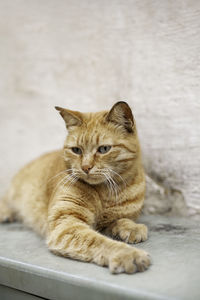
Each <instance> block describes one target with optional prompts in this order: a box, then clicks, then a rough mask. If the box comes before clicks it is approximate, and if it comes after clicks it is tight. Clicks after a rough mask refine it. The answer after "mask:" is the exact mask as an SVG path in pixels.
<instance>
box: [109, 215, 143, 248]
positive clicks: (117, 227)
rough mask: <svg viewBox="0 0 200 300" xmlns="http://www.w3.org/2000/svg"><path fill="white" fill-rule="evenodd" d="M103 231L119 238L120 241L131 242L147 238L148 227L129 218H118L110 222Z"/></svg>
mask: <svg viewBox="0 0 200 300" xmlns="http://www.w3.org/2000/svg"><path fill="white" fill-rule="evenodd" d="M105 233H106V234H108V235H110V236H112V237H117V238H120V239H121V240H122V241H124V242H126V243H129V244H133V243H140V242H144V241H146V240H147V236H148V229H147V227H146V226H145V225H144V224H136V223H135V222H134V221H132V220H130V219H126V218H123V219H119V220H116V221H114V222H113V223H111V224H110V225H109V226H108V227H107V228H106V229H105Z"/></svg>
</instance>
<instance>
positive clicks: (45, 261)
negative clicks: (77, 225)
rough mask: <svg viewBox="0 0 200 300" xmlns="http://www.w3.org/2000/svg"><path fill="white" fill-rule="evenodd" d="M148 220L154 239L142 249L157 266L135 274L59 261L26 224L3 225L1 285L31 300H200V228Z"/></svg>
mask: <svg viewBox="0 0 200 300" xmlns="http://www.w3.org/2000/svg"><path fill="white" fill-rule="evenodd" d="M142 221H143V222H144V223H145V224H147V225H148V227H149V239H148V241H146V242H145V243H142V244H139V245H137V247H139V248H142V249H145V250H147V251H148V252H149V253H150V254H151V257H152V266H151V267H150V269H149V270H148V271H146V272H144V273H136V274H134V275H126V274H120V275H111V274H110V273H109V271H108V269H107V268H101V267H98V266H96V265H94V264H89V263H83V262H79V261H73V260H70V259H66V258H62V257H58V256H55V255H53V254H51V253H50V252H49V251H48V249H47V247H46V245H45V242H44V241H43V240H42V239H40V237H38V236H37V235H36V234H35V233H34V232H32V231H30V230H28V229H27V228H25V227H24V226H23V225H22V224H19V223H13V224H1V225H0V237H1V238H0V285H2V286H4V288H5V289H9V290H10V288H12V289H15V291H16V290H20V291H22V292H26V293H28V294H31V295H30V299H33V298H34V296H35V297H36V296H38V297H41V298H46V299H54V300H63V299H68V300H70V299H73V300H74V299H76V300H79V299H81V300H90V299H92V300H93V299H94V300H100V299H105V300H107V299H116V300H117V299H152V300H156V299H180V300H182V299H192V300H197V299H200V288H199V282H200V271H199V270H200V254H199V250H200V225H199V224H196V223H195V222H194V221H191V220H188V219H184V218H172V217H169V218H167V217H161V216H145V217H142ZM0 293H1V288H0ZM13 299H15V298H13ZM16 299H18V298H16ZM27 299H28V298H27Z"/></svg>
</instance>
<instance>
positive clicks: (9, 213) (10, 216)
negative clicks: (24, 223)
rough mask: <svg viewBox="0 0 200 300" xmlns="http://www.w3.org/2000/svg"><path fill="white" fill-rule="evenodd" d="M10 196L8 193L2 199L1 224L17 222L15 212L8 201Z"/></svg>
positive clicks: (0, 202) (0, 204)
mask: <svg viewBox="0 0 200 300" xmlns="http://www.w3.org/2000/svg"><path fill="white" fill-rule="evenodd" d="M8 197H9V194H8V193H6V194H5V195H4V196H3V197H2V198H1V199H0V223H6V222H13V221H14V220H15V216H14V212H13V210H12V209H11V207H10V205H9V201H8Z"/></svg>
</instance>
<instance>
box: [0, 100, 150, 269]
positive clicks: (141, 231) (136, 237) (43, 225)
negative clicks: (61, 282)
mask: <svg viewBox="0 0 200 300" xmlns="http://www.w3.org/2000/svg"><path fill="white" fill-rule="evenodd" d="M56 109H57V110H58V111H59V112H60V114H61V116H62V118H63V119H64V121H65V124H66V127H67V130H68V135H67V138H66V141H65V144H64V148H63V149H62V150H60V151H55V152H52V153H48V154H45V155H43V156H41V157H40V158H38V159H36V160H34V161H33V162H31V163H29V164H28V165H27V166H25V167H24V168H23V169H22V170H20V171H19V173H18V174H17V175H16V176H15V177H14V179H13V181H12V184H11V186H10V189H9V191H8V193H7V194H6V196H5V197H4V198H3V199H2V201H1V202H0V221H1V222H4V221H12V220H20V221H23V222H24V223H25V224H26V225H28V226H29V227H31V228H32V229H34V230H35V231H36V232H38V233H39V234H40V235H42V236H44V237H45V239H46V242H47V245H48V248H49V249H50V250H51V251H52V252H53V253H55V254H58V255H62V256H66V257H70V258H74V259H78V260H82V261H88V262H93V263H96V264H98V265H101V266H108V267H109V269H110V271H111V272H112V273H122V272H125V273H134V272H136V271H144V270H146V269H147V268H148V267H149V265H150V258H149V255H148V254H147V253H146V252H145V251H143V250H140V249H137V248H135V247H132V246H130V245H128V244H133V243H139V242H142V241H145V240H146V239H147V227H146V226H145V225H143V224H136V223H135V222H134V220H136V219H137V218H138V216H139V214H140V211H141V209H142V206H143V201H144V195H145V177H144V171H143V167H142V164H141V153H140V146H139V142H138V137H137V130H136V125H135V121H134V118H133V115H132V112H131V109H130V107H129V106H128V104H127V103H126V102H118V103H116V104H115V105H114V106H113V107H112V109H111V110H110V111H109V112H108V111H103V112H97V113H80V112H77V111H71V110H67V109H64V108H61V107H56ZM102 230H103V231H104V233H105V234H106V235H103V234H101V233H100V231H102ZM108 235H110V236H112V237H117V238H118V239H120V240H121V241H122V242H121V241H117V240H113V239H111V238H109V237H108ZM127 243H128V244H127Z"/></svg>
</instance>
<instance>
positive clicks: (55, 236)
mask: <svg viewBox="0 0 200 300" xmlns="http://www.w3.org/2000/svg"><path fill="white" fill-rule="evenodd" d="M53 210H54V212H53V213H52V212H51V211H50V214H49V222H48V225H49V228H48V235H47V245H48V247H49V249H50V250H51V251H52V252H54V253H55V254H58V255H62V256H66V257H70V258H74V259H78V260H82V261H88V262H93V263H96V264H98V265H101V266H108V267H109V269H110V271H111V272H112V273H122V272H126V273H134V272H137V271H139V272H141V271H144V270H146V269H147V268H148V267H149V265H150V258H149V255H148V253H146V252H145V251H143V250H141V249H137V248H135V247H132V246H129V245H127V244H125V243H122V242H119V241H114V240H112V239H110V238H108V237H106V236H103V235H101V234H100V233H98V232H96V231H95V230H93V229H92V228H91V226H90V225H89V224H88V219H89V218H90V216H91V211H88V212H87V213H86V211H84V210H85V208H81V210H80V207H79V209H78V208H76V206H74V205H73V208H71V209H69V207H68V208H67V209H63V210H62V212H61V211H57V210H56V209H55V207H54V209H53ZM83 211H84V213H83ZM69 212H70V214H69ZM86 216H88V217H86Z"/></svg>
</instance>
